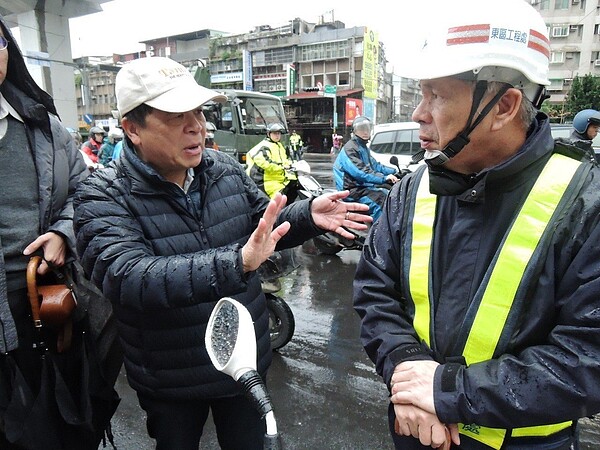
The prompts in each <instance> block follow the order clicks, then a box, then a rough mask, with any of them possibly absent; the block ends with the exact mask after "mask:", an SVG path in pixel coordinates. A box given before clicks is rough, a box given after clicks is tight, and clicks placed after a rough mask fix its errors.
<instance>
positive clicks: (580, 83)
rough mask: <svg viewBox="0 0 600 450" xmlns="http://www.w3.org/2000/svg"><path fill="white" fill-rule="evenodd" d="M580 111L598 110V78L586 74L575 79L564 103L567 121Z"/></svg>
mask: <svg viewBox="0 0 600 450" xmlns="http://www.w3.org/2000/svg"><path fill="white" fill-rule="evenodd" d="M582 109H596V110H599V109H600V77H595V76H593V75H590V74H587V75H584V76H583V77H579V76H577V77H575V78H574V79H573V84H572V85H571V91H570V92H569V94H568V96H567V100H566V102H565V112H566V117H567V118H568V119H571V120H572V119H573V117H574V116H575V114H577V113H578V112H579V111H581V110H582Z"/></svg>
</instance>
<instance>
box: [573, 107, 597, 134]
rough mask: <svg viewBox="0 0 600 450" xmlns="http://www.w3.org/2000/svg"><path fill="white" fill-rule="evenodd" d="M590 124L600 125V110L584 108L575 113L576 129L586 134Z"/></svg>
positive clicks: (574, 122)
mask: <svg viewBox="0 0 600 450" xmlns="http://www.w3.org/2000/svg"><path fill="white" fill-rule="evenodd" d="M590 125H600V112H598V111H596V110H595V109H584V110H581V111H579V112H578V113H577V114H576V115H575V118H574V119H573V128H575V131H577V132H578V133H581V134H585V133H586V132H587V129H588V126H590Z"/></svg>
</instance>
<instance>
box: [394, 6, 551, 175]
mask: <svg viewBox="0 0 600 450" xmlns="http://www.w3.org/2000/svg"><path fill="white" fill-rule="evenodd" d="M435 14H436V18H437V21H436V20H430V21H429V23H430V24H431V25H430V29H429V31H428V32H427V33H426V37H425V40H424V42H423V45H422V47H421V49H420V50H419V51H418V53H417V55H416V57H414V58H411V59H410V60H409V62H408V64H406V65H405V66H404V67H403V68H402V69H401V73H399V75H401V76H403V77H406V78H413V79H418V80H430V79H436V78H443V77H449V76H452V77H456V78H460V79H464V80H467V81H473V82H476V85H475V89H474V93H473V100H472V107H471V113H470V115H469V117H468V118H467V121H466V126H465V128H464V129H463V130H462V131H461V132H460V133H459V134H458V136H456V137H455V138H454V139H453V140H451V141H450V142H449V143H448V144H447V145H446V147H444V149H442V150H441V151H433V152H429V153H430V154H429V155H427V154H426V155H425V157H426V159H428V160H429V162H430V163H431V164H433V165H441V164H444V163H445V162H446V161H448V160H449V159H450V158H452V157H454V156H456V155H457V154H458V153H459V152H460V151H461V150H462V149H463V148H464V147H465V145H467V144H468V143H469V134H470V133H471V132H472V131H473V129H475V127H476V126H477V125H478V124H479V123H480V122H481V120H483V118H484V117H485V116H486V115H487V114H488V113H489V111H490V110H491V109H492V108H493V107H494V105H495V104H496V103H497V102H498V101H499V100H500V98H502V96H503V95H504V93H505V92H506V91H507V90H508V89H509V88H511V87H514V88H517V89H519V90H521V91H522V92H523V95H524V96H525V97H526V98H527V99H529V101H531V103H532V104H533V105H534V106H535V107H536V108H539V107H540V106H541V104H542V102H543V100H544V98H545V88H544V86H547V85H549V84H550V80H549V79H548V70H549V57H550V41H549V39H548V32H547V27H546V23H545V22H544V19H543V18H542V16H541V15H540V14H539V13H538V12H537V11H536V10H535V9H534V8H533V7H532V6H531V5H530V4H528V2H524V1H523V0H504V1H502V2H498V1H495V2H492V1H482V0H456V1H454V2H441V3H440V5H439V7H438V8H437V9H436V10H435ZM489 82H500V83H503V85H502V87H501V88H500V89H499V90H498V92H497V93H496V95H495V96H494V97H493V98H492V99H491V100H489V101H488V102H487V103H486V104H482V101H483V98H484V97H485V95H486V91H487V86H488V83H489Z"/></svg>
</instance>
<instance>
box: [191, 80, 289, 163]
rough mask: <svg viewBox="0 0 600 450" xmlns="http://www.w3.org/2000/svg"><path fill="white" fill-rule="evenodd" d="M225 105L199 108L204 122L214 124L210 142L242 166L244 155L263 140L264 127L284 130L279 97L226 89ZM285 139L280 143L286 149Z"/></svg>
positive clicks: (283, 117) (207, 104) (213, 103)
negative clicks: (201, 110)
mask: <svg viewBox="0 0 600 450" xmlns="http://www.w3.org/2000/svg"><path fill="white" fill-rule="evenodd" d="M218 92H220V93H222V94H224V95H225V96H227V101H226V102H225V103H218V102H208V103H206V104H205V105H203V111H204V115H205V116H206V120H207V121H210V122H212V123H214V124H215V127H216V131H215V133H214V134H215V137H214V140H215V142H216V143H217V145H218V146H219V150H220V151H222V152H224V153H228V154H229V155H231V156H232V157H234V158H235V159H237V160H238V161H239V162H240V163H241V164H246V153H247V152H248V150H250V149H251V148H252V147H254V146H255V145H256V144H258V143H259V142H260V141H262V140H263V139H264V138H265V136H266V130H267V126H268V125H269V124H271V123H275V122H276V123H280V124H282V125H283V126H284V127H286V130H287V121H286V119H285V112H284V110H283V105H282V104H281V100H280V99H279V97H276V96H274V95H271V94H265V93H262V92H254V91H241V90H233V89H226V90H220V91H218ZM287 140H288V137H287V135H284V138H283V139H282V143H283V145H284V146H286V147H287V144H288V142H287Z"/></svg>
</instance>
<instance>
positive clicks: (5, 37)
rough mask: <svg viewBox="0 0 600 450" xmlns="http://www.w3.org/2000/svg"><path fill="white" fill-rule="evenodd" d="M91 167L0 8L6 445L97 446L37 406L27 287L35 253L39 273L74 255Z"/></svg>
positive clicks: (1, 429)
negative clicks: (77, 205) (76, 196)
mask: <svg viewBox="0 0 600 450" xmlns="http://www.w3.org/2000/svg"><path fill="white" fill-rule="evenodd" d="M87 175H88V171H87V169H86V166H85V164H84V162H83V158H82V156H81V154H80V153H79V151H78V149H77V147H76V145H75V142H74V140H73V138H72V136H71V135H70V133H69V132H68V130H67V129H66V128H65V127H63V126H62V125H61V123H60V122H59V120H58V117H57V112H56V108H55V106H54V102H53V99H52V98H51V97H50V95H49V94H47V93H46V92H44V91H43V90H42V89H41V88H40V87H39V86H38V85H37V84H36V83H35V81H34V80H33V78H32V77H31V75H30V74H29V72H28V70H27V68H26V66H25V62H24V59H23V56H22V54H21V52H20V50H19V48H18V46H17V44H16V42H15V40H14V38H13V36H12V34H11V33H10V30H9V28H8V27H7V25H6V23H5V22H4V20H3V18H2V17H1V16H0V192H2V202H0V331H1V332H0V448H2V449H4V450H6V449H10V450H12V449H50V448H52V449H61V450H62V449H67V448H69V449H75V448H79V449H83V448H85V449H88V448H94V444H95V448H97V446H98V442H95V443H86V442H82V441H79V442H73V441H72V440H71V439H70V437H69V436H67V435H68V434H71V433H72V432H73V430H72V429H69V428H68V427H66V426H64V422H63V421H62V419H61V418H60V417H59V413H58V410H57V409H55V408H53V407H52V406H48V407H47V408H46V407H44V408H38V407H39V406H40V405H41V403H44V402H43V400H44V398H42V397H44V395H45V394H52V396H50V397H45V400H47V401H46V402H45V403H44V405H45V406H47V405H55V403H56V402H55V400H54V397H55V395H54V392H53V390H52V392H41V389H40V385H41V380H42V367H43V363H42V355H41V354H40V350H38V349H37V348H34V347H35V345H36V344H37V343H38V338H37V335H36V329H35V328H34V323H33V320H32V317H31V309H30V303H29V300H28V296H27V288H26V267H27V264H28V261H29V259H30V257H31V256H32V255H39V256H41V257H42V258H43V261H42V263H41V264H40V265H39V267H38V273H39V274H40V275H43V274H47V273H48V272H50V271H51V269H56V268H60V267H62V266H64V265H65V264H66V263H67V262H70V261H72V260H73V259H74V257H75V249H74V247H75V236H74V234H73V221H72V216H73V205H72V195H73V193H74V192H75V187H76V185H77V184H78V182H79V181H81V180H83V179H84V178H86V176H87ZM40 392H41V394H43V395H39V394H40ZM38 395H39V396H38ZM36 396H37V400H35V402H36V407H35V408H34V406H33V403H32V402H33V401H34V400H33V399H36ZM30 400H31V401H30ZM32 412H35V414H38V415H37V416H36V417H34V416H33V415H32V414H33V413H32ZM72 434H73V436H75V435H76V433H72ZM69 440H71V442H70V443H69V442H68V441H69Z"/></svg>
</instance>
